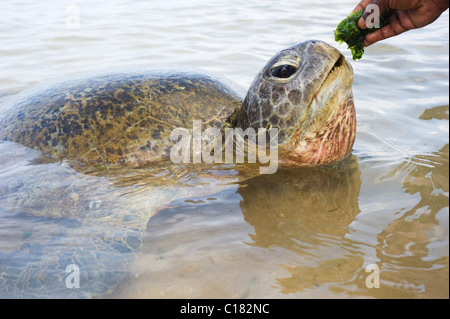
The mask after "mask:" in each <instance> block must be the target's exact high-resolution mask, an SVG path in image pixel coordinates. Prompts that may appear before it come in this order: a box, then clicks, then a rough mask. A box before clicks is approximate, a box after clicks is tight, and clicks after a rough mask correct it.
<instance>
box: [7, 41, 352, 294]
mask: <svg viewBox="0 0 450 319" xmlns="http://www.w3.org/2000/svg"><path fill="white" fill-rule="evenodd" d="M352 82H353V71H352V68H351V65H350V64H349V63H348V62H347V61H346V60H345V58H344V57H343V56H342V54H341V53H340V52H339V51H338V50H336V49H335V48H333V47H331V46H329V45H328V44H326V43H324V42H321V41H306V42H303V43H300V44H297V45H294V46H292V47H290V48H288V49H286V50H283V51H281V52H279V53H278V54H276V55H275V56H274V57H273V58H272V59H271V60H270V61H269V62H268V63H267V65H266V66H265V67H264V68H263V69H262V70H261V72H260V73H259V74H258V75H257V76H256V77H255V80H254V81H253V83H252V84H251V86H250V88H249V90H248V92H247V95H246V96H245V98H244V99H242V98H241V97H240V95H239V94H238V93H236V90H234V89H233V87H232V86H231V85H228V84H225V83H224V82H221V81H219V80H217V79H216V78H214V77H212V76H210V75H207V74H205V73H202V72H196V71H179V70H178V71H165V70H153V71H139V72H135V71H133V72H115V73H108V74H105V75H97V76H92V77H89V78H84V79H81V78H80V79H74V80H71V81H66V82H61V83H57V84H53V85H51V86H47V87H44V88H37V89H32V90H30V91H28V92H25V93H24V94H22V95H21V96H20V97H19V98H17V99H15V101H14V102H13V103H12V104H11V105H10V106H9V108H8V109H7V110H6V111H5V112H4V113H3V114H1V115H0V140H3V141H4V142H3V143H2V148H3V149H13V150H15V152H16V153H19V154H20V153H21V152H22V153H23V157H20V156H18V155H17V156H16V157H17V158H18V160H17V162H15V160H14V156H13V154H16V153H12V154H11V156H13V157H12V158H9V157H3V158H2V161H6V162H8V161H9V165H12V166H13V167H16V168H17V165H19V166H20V163H21V161H22V165H21V166H20V168H21V169H22V170H23V171H22V172H21V176H22V177H23V178H24V180H21V178H20V177H18V176H17V175H14V171H13V170H10V171H11V173H10V174H9V175H8V173H5V174H4V176H5V177H4V179H3V180H2V181H1V182H0V204H1V207H3V208H2V211H1V213H2V215H3V216H5V217H4V218H6V220H9V221H11V220H15V221H16V224H15V225H17V227H18V228H19V229H18V230H17V231H18V232H19V233H21V234H22V235H20V236H19V237H20V240H18V242H19V243H20V245H19V244H18V245H17V247H9V248H8V249H6V248H5V249H3V250H1V247H0V287H1V288H0V296H2V297H5V296H6V297H91V296H95V295H102V294H106V293H108V292H110V291H111V290H112V289H113V288H114V287H115V286H116V285H117V283H118V282H119V281H120V280H121V279H122V278H123V276H124V273H125V272H126V268H127V265H129V263H131V262H132V261H133V259H134V254H135V252H136V250H137V249H138V248H139V247H140V245H141V242H142V232H143V231H144V230H145V226H146V225H147V222H148V219H149V218H150V217H151V216H152V215H153V214H155V213H156V212H157V211H158V210H160V209H161V208H162V207H164V205H167V204H168V203H169V202H170V201H171V200H172V199H174V198H175V197H177V198H180V197H189V196H198V195H201V194H202V193H206V192H214V191H218V190H220V189H221V188H223V187H227V186H226V182H228V181H225V182H223V181H222V180H221V178H220V176H221V175H223V174H222V173H218V174H215V173H214V167H213V168H211V166H209V167H208V171H205V169H204V166H203V165H197V166H195V165H194V166H189V165H174V164H171V163H170V161H168V159H169V154H170V150H171V147H172V146H173V145H174V143H175V141H172V140H171V139H170V134H171V132H172V131H173V129H174V128H177V127H186V128H189V127H191V126H192V123H193V121H194V120H200V121H201V122H202V129H207V128H216V129H219V130H221V131H223V129H224V128H225V127H232V128H241V129H242V130H246V129H247V128H253V129H255V130H258V129H259V128H263V129H267V130H269V129H271V128H276V129H278V141H277V142H278V150H279V152H278V163H279V166H280V167H294V166H306V165H325V164H332V163H335V162H338V161H340V160H341V159H343V158H346V157H347V155H348V154H349V153H350V152H351V150H352V147H353V143H354V139H355V130H356V118H355V110H354V104H353V97H352V88H351V87H352ZM11 142H14V143H11ZM15 143H18V144H20V145H23V146H25V147H28V148H32V149H34V150H36V151H38V152H39V153H31V154H30V153H26V154H28V155H26V154H25V153H24V152H25V150H24V149H23V148H22V147H21V146H20V145H17V144H15ZM267 143H269V140H267ZM33 152H34V151H33ZM38 154H44V155H45V156H46V158H47V159H46V160H44V161H43V160H42V159H40V160H39V161H40V163H41V165H28V166H26V165H27V163H29V162H30V160H33V161H35V162H36V161H37V159H38V158H39V155H38ZM48 158H53V159H57V160H58V161H59V162H55V161H53V162H51V161H49V160H48ZM19 159H20V160H19ZM7 164H8V163H7ZM105 168H107V170H106V171H105V170H104V169H105ZM221 169H225V170H230V168H229V167H225V168H224V167H220V165H219V166H218V167H217V172H218V171H220V170H221ZM235 169H237V171H238V172H239V174H238V175H239V178H240V179H243V178H248V177H252V176H254V175H255V174H257V173H256V171H254V169H252V168H250V167H248V168H247V167H246V166H245V165H243V166H239V168H235ZM208 174H209V175H208ZM25 177H26V178H25ZM143 179H145V183H143ZM223 179H226V178H223ZM149 180H150V181H151V183H149ZM205 180H207V181H208V183H207V184H208V187H205V186H202V185H204V184H205ZM141 184H145V185H146V187H145V191H142V193H141V195H142V194H144V193H145V196H140V194H139V191H138V190H139V186H140V185H141ZM149 187H150V189H149ZM143 189H144V188H143ZM128 193H130V194H132V195H130V196H125V195H127V194H128ZM18 207H19V208H18ZM8 218H9V219H8ZM18 221H19V222H18ZM71 264H75V265H78V266H79V268H80V276H81V277H80V281H82V282H83V283H84V285H80V286H81V287H80V288H79V289H67V288H66V283H65V279H67V278H66V277H67V273H66V272H65V270H66V267H67V265H71Z"/></svg>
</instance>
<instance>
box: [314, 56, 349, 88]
mask: <svg viewBox="0 0 450 319" xmlns="http://www.w3.org/2000/svg"><path fill="white" fill-rule="evenodd" d="M346 63H347V61H346V60H345V57H344V56H343V55H342V54H341V53H340V54H339V57H338V58H337V60H336V61H335V62H334V64H333V66H332V67H331V69H330V71H328V75H327V76H326V78H325V80H324V81H323V83H322V85H321V86H320V89H322V87H323V86H324V85H325V84H326V83H329V82H330V80H335V79H336V78H338V77H339V75H340V71H342V70H343V69H344V68H345V64H346Z"/></svg>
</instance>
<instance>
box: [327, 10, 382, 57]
mask: <svg viewBox="0 0 450 319" xmlns="http://www.w3.org/2000/svg"><path fill="white" fill-rule="evenodd" d="M362 15H363V11H362V10H361V11H356V12H352V13H351V14H350V15H349V16H348V17H347V18H345V19H344V20H342V21H341V22H340V23H339V24H338V26H337V28H336V30H334V39H335V41H337V42H339V43H340V44H342V43H344V42H345V43H347V45H348V48H349V49H350V51H351V52H352V56H353V60H355V61H356V60H359V59H361V58H362V56H363V54H364V38H365V37H366V35H368V34H369V33H372V32H374V31H376V30H378V29H379V28H375V27H373V28H367V29H360V28H359V27H358V21H359V19H360V18H361V17H362ZM388 20H389V9H387V10H386V11H385V12H384V13H383V14H382V15H381V17H380V28H382V27H384V26H385V25H386V24H387V22H388Z"/></svg>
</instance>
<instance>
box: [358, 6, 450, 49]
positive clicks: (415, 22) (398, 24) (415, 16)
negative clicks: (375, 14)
mask: <svg viewBox="0 0 450 319" xmlns="http://www.w3.org/2000/svg"><path fill="white" fill-rule="evenodd" d="M369 4H375V5H378V7H379V8H380V15H382V14H383V12H384V11H386V9H388V8H389V9H390V12H391V16H390V18H389V22H388V24H387V25H386V26H384V27H383V28H381V29H379V30H377V31H375V32H372V33H370V34H368V35H367V36H366V38H365V40H364V46H365V47H368V46H369V45H372V44H374V43H375V42H378V41H381V40H384V39H387V38H390V37H393V36H396V35H399V34H401V33H403V32H406V31H409V30H412V29H418V28H422V27H424V26H426V25H428V24H430V23H432V22H434V21H435V20H436V19H437V18H439V16H440V15H441V14H442V13H443V12H444V11H445V10H447V9H448V7H449V0H373V1H372V0H362V1H361V2H360V3H359V4H358V5H357V6H356V7H355V9H353V12H354V11H360V10H363V9H365V8H366V7H367V6H368V5H369ZM369 15H370V12H365V13H364V14H363V16H362V17H361V19H360V20H359V21H358V26H359V28H361V29H366V28H367V26H366V21H365V20H366V18H367V17H368V16H369Z"/></svg>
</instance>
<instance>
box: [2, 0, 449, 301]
mask: <svg viewBox="0 0 450 319" xmlns="http://www.w3.org/2000/svg"><path fill="white" fill-rule="evenodd" d="M355 3H356V2H354V1H328V2H327V4H322V3H314V2H309V1H308V2H307V1H247V2H245V4H242V3H240V2H238V1H219V0H217V1H200V0H194V1H188V2H186V1H170V2H167V1H165V2H164V1H158V0H155V1H135V2H133V3H132V4H130V3H129V2H126V1H117V2H114V4H111V3H109V2H108V3H107V2H105V1H96V2H94V3H92V2H91V1H87V0H82V1H81V0H80V1H75V0H74V1H72V2H71V1H67V2H61V1H56V0H55V1H46V2H45V3H36V2H32V1H8V3H2V4H1V5H0V43H1V46H0V56H1V57H2V59H0V70H1V72H0V96H1V97H0V100H5V99H8V98H14V97H13V95H14V94H16V93H18V92H20V91H22V90H23V89H25V88H28V87H31V86H32V85H34V84H36V83H41V82H45V81H47V80H50V79H53V78H57V77H61V76H62V77H70V75H71V74H75V73H77V72H80V71H90V70H98V69H111V68H115V67H119V66H120V67H123V66H135V65H147V64H158V65H168V64H181V65H186V66H191V67H199V68H203V69H206V70H208V71H210V72H213V73H216V74H218V75H221V76H225V77H228V78H230V79H231V80H233V81H235V82H237V83H238V84H239V85H241V86H242V87H243V88H244V90H245V88H246V87H248V86H249V84H250V82H251V80H252V78H253V76H254V75H255V74H256V73H257V71H258V70H259V69H260V68H261V67H262V66H263V65H264V64H265V63H266V61H267V59H268V58H270V57H271V56H272V55H273V54H274V53H275V52H277V51H279V50H280V49H283V48H285V47H288V46H290V45H291V44H293V43H295V42H300V41H303V40H306V39H313V38H315V39H321V40H325V41H327V42H328V43H330V44H333V45H335V46H336V47H338V48H339V49H340V50H341V51H342V52H343V53H345V55H346V56H347V57H349V56H350V55H349V52H348V50H346V47H345V46H339V45H337V44H336V43H335V42H334V41H333V34H332V31H333V30H334V28H335V27H336V25H337V23H338V22H339V21H340V20H341V19H342V18H343V17H344V16H345V15H346V14H347V13H348V12H349V11H351V9H352V8H353V7H354V5H355ZM73 8H77V9H78V10H79V12H80V23H79V28H75V29H73V28H72V27H73V25H72V24H70V23H71V21H72V22H73V20H70V19H69V20H68V17H69V15H70V14H71V12H72V10H73ZM448 34H449V29H448V12H446V13H445V14H444V16H443V17H442V18H440V19H439V20H438V21H437V22H435V23H434V24H433V25H431V26H429V27H427V28H425V29H422V30H415V31H412V32H409V33H407V34H404V35H402V36H401V37H397V38H395V39H391V40H388V41H385V42H384V43H380V44H377V45H374V46H373V47H371V48H368V49H367V50H366V54H365V56H364V57H363V59H362V60H361V61H358V62H354V63H352V64H353V67H354V71H355V83H354V94H355V103H356V109H357V116H358V135H357V141H356V144H355V147H354V151H353V156H352V157H351V158H350V159H348V160H346V161H345V162H343V163H340V164H339V165H337V166H335V167H330V168H312V169H290V170H279V171H278V172H277V173H276V174H274V175H260V176H257V175H255V174H253V173H252V172H251V171H249V169H248V168H246V167H235V166H227V167H196V168H195V169H193V168H186V167H177V168H167V167H164V168H158V170H156V171H145V170H143V171H138V172H116V173H101V174H100V176H93V175H89V176H87V175H83V174H80V173H77V172H76V171H75V170H73V169H72V168H71V167H70V166H69V165H68V164H67V163H66V164H65V163H62V164H61V163H46V164H35V163H36V159H37V158H39V154H38V153H37V152H35V151H31V150H28V149H26V148H23V147H21V146H19V145H15V144H12V143H2V144H0V269H1V270H2V271H4V272H6V275H5V274H3V275H2V276H0V285H1V286H0V297H21V296H23V294H24V292H27V293H29V296H31V297H45V296H52V297H54V296H60V297H67V296H69V297H71V296H72V297H78V296H79V295H78V294H77V292H76V289H72V290H69V289H67V288H65V287H59V286H58V285H61V283H60V282H50V283H49V282H47V283H48V285H49V287H48V288H47V289H41V290H39V287H35V286H33V284H35V283H36V281H37V280H38V279H39V278H42V276H45V275H46V269H48V271H50V270H51V269H53V268H55V266H54V265H55V264H61V265H66V264H67V263H69V262H70V263H72V262H76V263H79V264H80V272H81V280H80V285H81V286H82V288H81V289H83V285H85V287H86V286H87V287H88V290H90V291H93V292H96V293H98V294H99V295H100V296H104V295H102V294H101V292H102V291H105V289H103V288H102V287H103V286H105V285H106V286H108V287H115V289H114V290H113V292H112V293H111V294H109V295H107V296H108V297H114V298H136V297H137V298H219V297H220V298H265V297H268V298H273V297H277V298H299V297H300V298H311V297H312V298H315V297H320V298H367V297H375V298H448V297H449V288H448V287H449V258H448V256H449V254H448V251H449V235H448V233H449V220H448V219H449V218H448V217H449V208H448V207H449V199H448V194H449V137H448V124H449V107H448V104H449V102H448V70H449V62H448V56H449V53H448V44H449V41H448ZM0 109H1V105H0ZM33 163H34V164H33ZM174 180H176V181H177V182H174ZM155 213H157V214H156V215H155ZM153 215H154V216H153ZM150 216H153V217H152V218H150ZM149 218H150V219H149ZM93 234H94V235H93ZM123 238H126V240H125V241H124V240H123ZM124 242H126V245H123V243H124ZM141 244H142V245H141ZM113 246H114V247H115V248H111V247H113ZM128 248H130V249H131V251H132V252H131V253H130V252H129V249H128ZM127 249H128V250H127ZM134 252H136V254H135V253H134ZM42 256H45V258H43V257H42ZM371 264H376V265H377V266H378V267H379V270H380V288H372V289H369V288H367V286H366V278H367V276H369V275H370V274H371V273H369V272H366V267H367V266H368V265H371ZM99 265H101V267H100V268H102V269H103V270H104V271H105V272H106V274H103V275H105V277H102V276H103V275H102V274H101V273H100V274H97V273H96V269H97V268H99ZM96 267H97V268H96ZM84 271H86V272H87V271H89V272H90V273H94V275H93V277H92V278H94V279H92V278H91V277H90V278H85V277H83V272H84ZM16 274H19V277H17V278H19V279H18V280H17V282H14V281H12V280H11V278H14V276H13V275H16ZM8 276H9V277H8ZM108 280H109V281H108ZM94 281H95V282H97V281H98V282H102V281H103V286H102V287H99V285H97V284H93V282H94ZM30 291H32V293H30ZM39 291H41V292H43V291H45V293H48V295H45V294H44V295H42V294H40V293H39ZM48 291H51V292H50V293H49V292H48ZM69 292H70V293H69ZM25 295H26V293H25ZM94 296H97V294H95V295H94Z"/></svg>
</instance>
